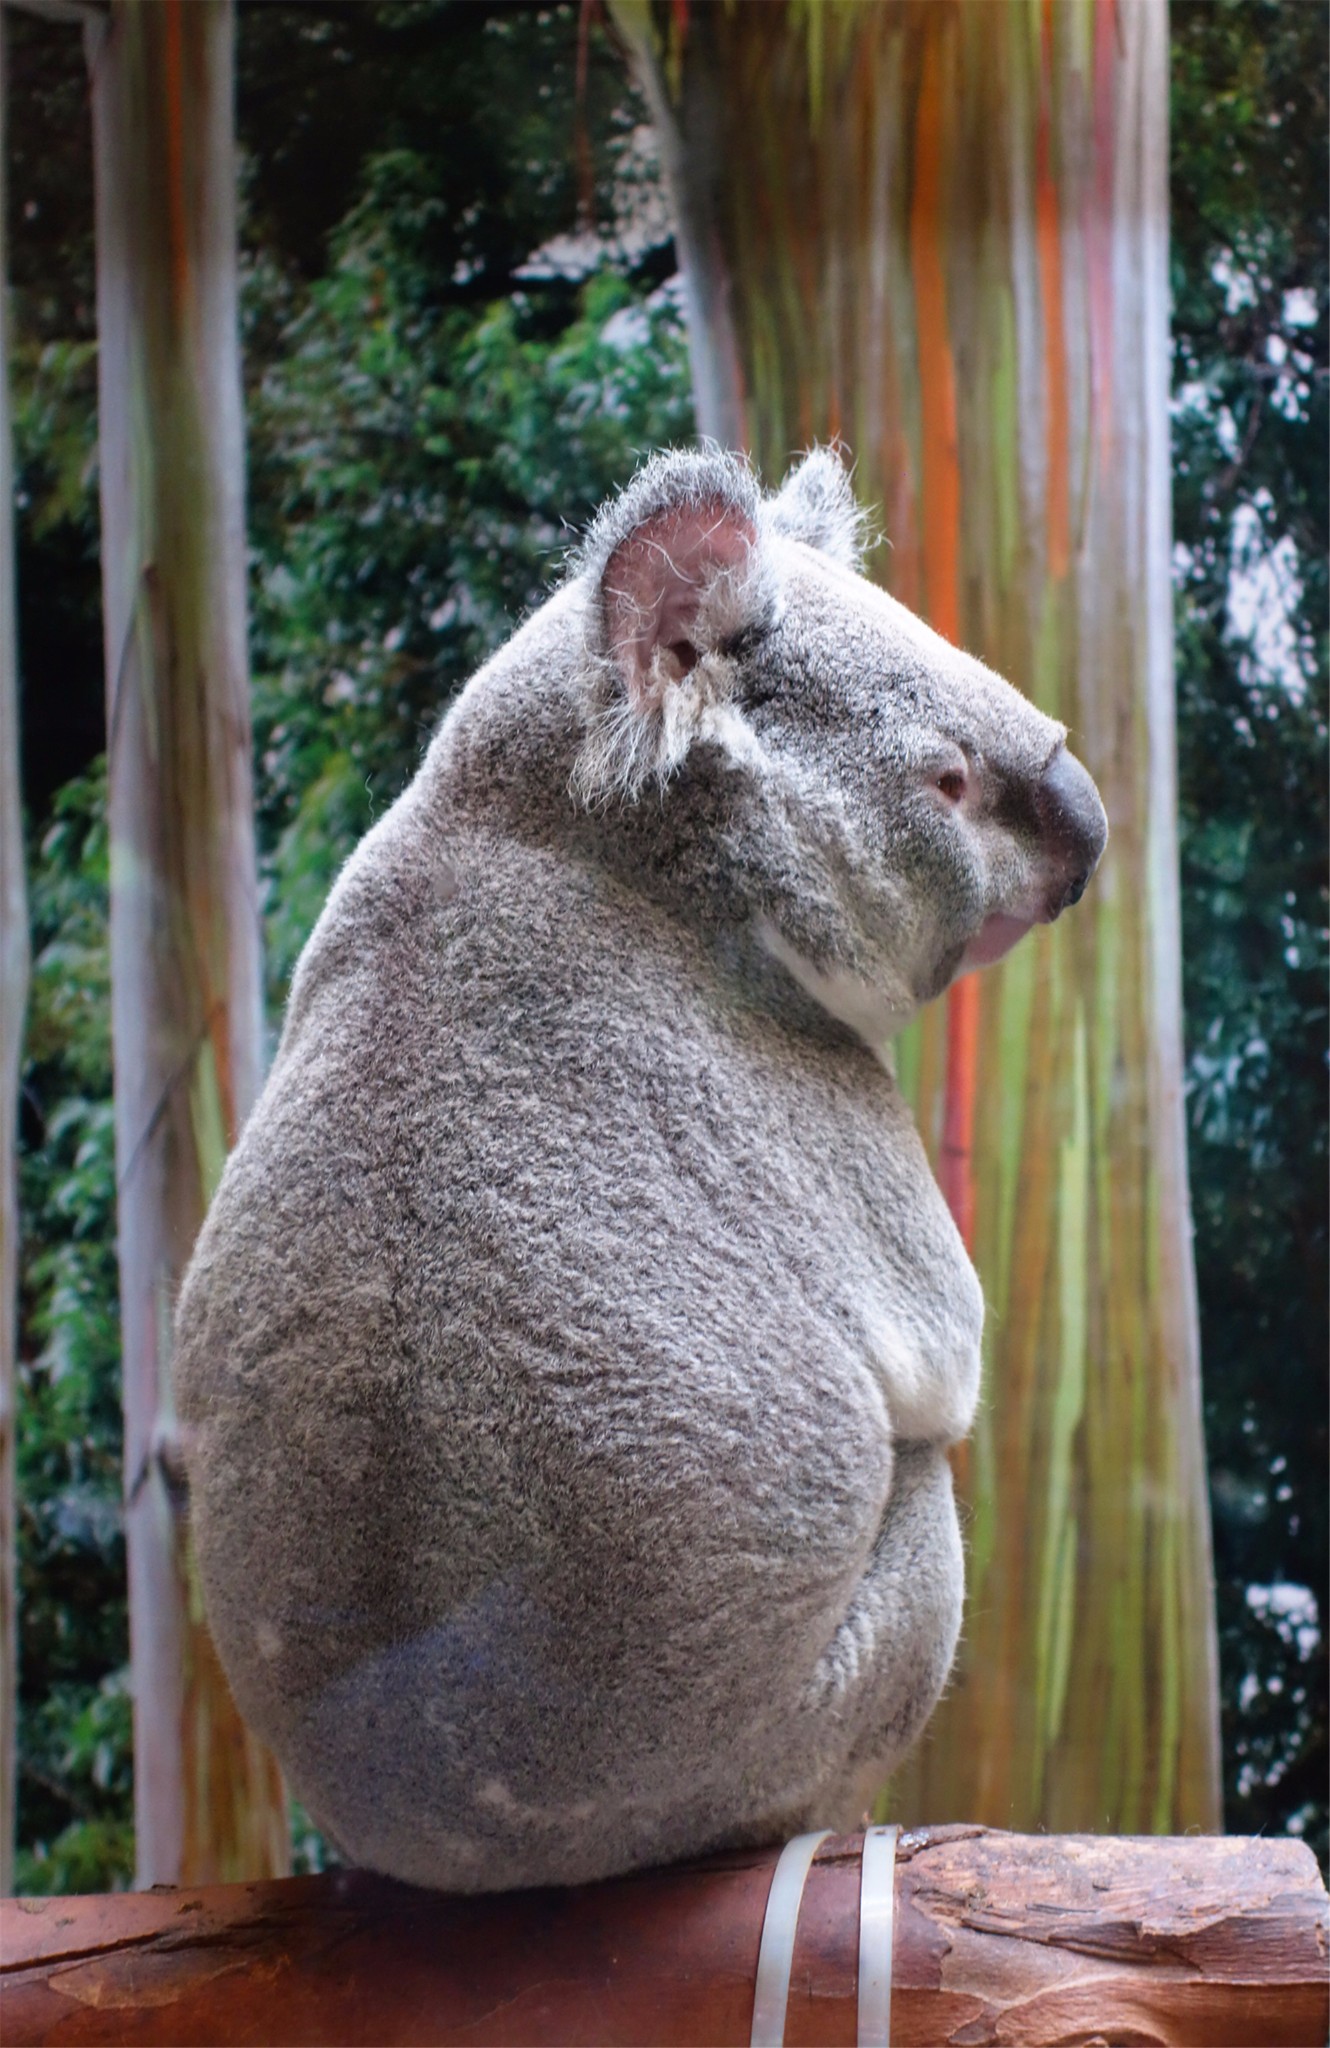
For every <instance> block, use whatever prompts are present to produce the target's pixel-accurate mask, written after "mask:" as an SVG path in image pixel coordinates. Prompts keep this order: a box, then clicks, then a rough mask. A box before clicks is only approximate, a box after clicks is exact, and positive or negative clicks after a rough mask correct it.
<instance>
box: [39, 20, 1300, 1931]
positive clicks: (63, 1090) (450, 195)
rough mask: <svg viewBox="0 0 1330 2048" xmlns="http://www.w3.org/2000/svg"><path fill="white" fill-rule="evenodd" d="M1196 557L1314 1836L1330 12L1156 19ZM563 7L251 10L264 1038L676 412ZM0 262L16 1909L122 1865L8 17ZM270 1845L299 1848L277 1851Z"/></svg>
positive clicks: (1221, 1405)
mask: <svg viewBox="0 0 1330 2048" xmlns="http://www.w3.org/2000/svg"><path fill="white" fill-rule="evenodd" d="M1172 23H1173V96H1174V107H1173V135H1174V153H1173V178H1172V187H1173V208H1174V219H1173V227H1174V241H1173V291H1174V349H1175V365H1174V390H1175V402H1174V417H1175V527H1176V548H1175V572H1176V589H1177V643H1178V712H1179V760H1180V774H1181V785H1182V789H1181V793H1182V825H1183V844H1182V873H1183V918H1184V973H1185V993H1186V1006H1187V1009H1186V1031H1187V1052H1188V1081H1189V1108H1190V1148H1191V1171H1192V1189H1193V1203H1194V1207H1195V1213H1196V1226H1197V1238H1196V1249H1197V1266H1198V1277H1199V1283H1200V1298H1201V1317H1202V1352H1203V1362H1204V1372H1205V1386H1206V1425H1207V1432H1208V1446H1209V1456H1210V1473H1211V1500H1212V1506H1213V1512H1214V1526H1215V1540H1216V1564H1217V1578H1218V1598H1219V1619H1220V1641H1221V1661H1222V1686H1223V1708H1224V1737H1225V1740H1224V1755H1225V1793H1226V1814H1227V1822H1228V1825H1229V1826H1230V1827H1231V1828H1233V1829H1236V1830H1240V1831H1254V1830H1257V1829H1269V1830H1277V1831H1282V1830H1285V1829H1291V1830H1293V1831H1295V1832H1298V1833H1301V1834H1304V1835H1306V1836H1307V1837H1308V1839H1310V1840H1311V1841H1312V1842H1313V1844H1314V1845H1315V1846H1316V1847H1317V1848H1318V1852H1319V1853H1320V1855H1321V1856H1322V1859H1323V1860H1324V1858H1325V1853H1326V1774H1327V1760H1326V1645H1325V1640H1324V1634H1325V1630H1324V1617H1325V1609H1326V1575H1327V1563H1326V1557H1327V1549H1326V1489H1325V1472H1326V1460H1327V1415H1326V1405H1327V1392H1326V1380H1325V1359H1326V1356H1327V1348H1328V1346H1327V1336H1328V1335H1330V1332H1327V1327H1326V1302H1325V1272H1326V1178H1327V1177H1326V1157H1325V1153H1326V1141H1325V1117H1324V1084H1325V1040H1326V999H1325V989H1326V964H1327V937H1326V919H1327V899H1326V883H1325V844H1326V826H1327V815H1326V813H1327V801H1326V775H1325V752H1326V722H1327V632H1326V625H1327V612H1326V600H1327V590H1326V548H1327V502H1326V500H1327V472H1326V452H1327V275H1326V269H1327V255H1326V250H1327V239H1326V207H1325V191H1324V179H1323V176H1322V157H1323V143H1324V136H1325V132H1326V61H1327V32H1326V23H1325V17H1324V13H1323V11H1322V10H1321V9H1320V8H1319V7H1317V6H1315V5H1312V4H1302V0H1291V4H1290V0H1283V4H1281V0H1174V5H1173V9H1172ZM578 29H579V10H578V9H577V8H576V7H575V6H572V5H555V6H527V5H521V4H519V5H513V4H506V5H498V4H488V0H470V4H458V0H379V4H377V5H375V6H373V7H368V6H363V5H357V4H354V0H343V4H335V0H306V4H301V5H291V4H285V0H270V4H262V5H260V4H244V0H242V5H241V7H240V13H239V43H238V118H239V128H240V138H241V146H242V197H243V226H242V236H243V263H244V279H243V322H244V347H245V365H246V371H245V374H246V382H247V404H248V434H249V509H250V548H251V606H252V631H251V650H252V661H253V671H254V717H255V739H256V760H257V774H258V783H257V798H258V806H259V831H260V849H261V861H262V873H263V881H264V887H265V901H266V918H267V941H268V966H269V992H270V998H271V1015H272V1017H273V1018H274V1019H275V1018H277V1017H278V1016H279V1015H280V1010H281V1004H282V1001H283V998H284V992H285V987H286V984H287V981H288V979H289V976H290V972H291V969H292V966H293V964H294V961H295V958H296V955H297V953H298V952H299V949H300V946H301V944H302V943H303V940H304V938H305V935H306V934H307V932H308V930H309V928H310V926H311V924H312V922H313V920H314V918H315V916H316V915H317V912H318V909H319V907H320V904H321V902H322V900H323V896H324V894H325V892H326V890H327V887H328V884H329V882H330V880H331V878H332V876H333V875H334V874H335V872H336V870H337V867H338V866H339V864H340V862H341V861H342V859H343V858H344V857H345V855H346V853H347V852H348V851H349V849H350V847H351V846H352V845H353V844H354V843H355V841H356V840H357V838H358V837H359V836H360V834H361V833H362V832H363V830H364V829H365V827H366V825H367V824H368V823H369V822H370V820H371V819H372V818H373V817H374V816H376V815H377V814H378V812H379V811H380V810H381V809H382V808H383V807H384V806H385V805H386V804H388V803H389V802H391V800H392V798H393V797H394V796H395V795H396V793H397V792H398V790H399V789H400V788H401V787H402V785H403V783H404V782H405V781H406V780H407V779H408V778H409V776H410V774H411V773H412V771H413V769H414V767H415V765H416V763H417V761H418V760H419V758H420V755H421V752H422V750H423V747H424V744H425V743H426V741H427V739H428V737H429V734H430V732H431V731H432V729H433V727H434V725H435V723H436V722H437V719H438V717H439V715H440V713H441V712H442V710H443V709H444V708H445V706H446V704H447V702H448V700H449V698H450V696H451V695H452V694H453V692H454V691H455V690H456V689H457V688H458V687H459V685H460V684H461V683H462V681H463V680H464V679H465V678H466V676H467V675H468V674H469V673H470V672H471V670H472V669H473V668H474V667H475V666H476V664H477V663H478V661H479V660H480V659H481V658H482V657H483V656H484V655H485V654H486V653H487V652H488V651H489V650H490V649H491V648H492V647H493V646H495V645H496V644H497V643H498V642H499V641H501V640H502V639H504V638H505V637H506V636H507V634H508V633H509V632H510V631H511V629H512V626H513V623H514V622H515V621H516V620H517V619H518V618H520V616H521V615H522V613H523V612H524V611H525V610H526V609H527V608H529V607H530V606H531V605H532V604H533V603H535V602H536V601H537V600H538V598H539V596H540V594H541V592H542V591H543V589H544V588H545V587H546V586H547V584H548V581H549V578H550V576H551V574H552V572H553V570H554V569H555V567H556V566H557V564H558V562H559V559H560V557H561V555H562V552H563V550H564V548H565V547H566V545H567V544H568V541H569V540H570V538H571V537H572V536H573V534H574V533H575V532H576V530H577V529H578V528H579V527H580V526H581V525H583V524H584V523H585V521H586V520H587V518H588V517H589V516H590V514H591V512H592V511H593V510H594V508H595V506H596V504H597V503H598V502H599V500H600V499H601V498H602V497H603V496H604V495H605V494H606V492H608V491H609V490H610V489H611V488H613V487H614V486H615V485H616V484H618V483H620V482H622V481H623V480H624V479H625V478H626V476H627V475H629V474H630V473H631V471H632V469H633V467H634V465H635V462H636V460H637V458H638V456H639V454H640V453H641V452H642V451H644V450H646V449H647V448H650V447H653V446H656V445H659V444H661V443H664V442H670V441H678V440H681V439H685V438H687V437H688V435H689V434H690V433H691V430H692V417H691V404H690V397H689V388H688V374H687V359H686V349H685V338H684V334H683V328H682V320H681V313H680V307H679V299H678V294H677V281H676V280H675V277H674V273H675V258H674V250H673V244H672V241H671V238H670V234H669V227H668V221H667V218H666V215H665V210H664V207H663V204H662V201H661V196H660V192H659V188H658V184H657V180H656V172H655V167H654V159H653V156H652V152H651V149H650V146H649V139H648V137H647V136H646V133H645V115H644V110H643V108H642V107H641V105H640V103H639V102H638V101H637V100H636V98H635V96H634V94H633V92H632V90H631V89H630V87H629V85H628V84H627V82H626V79H625V74H624V67H623V64H622V62H621V59H620V58H619V56H618V54H617V52H616V51H615V50H614V48H613V47H612V45H611V44H610V43H609V41H608V40H607V38H606V37H605V36H604V35H603V33H602V32H601V31H600V30H599V28H597V27H595V26H594V25H593V26H592V28H591V30H590V34H589V36H588V38H587V40H586V45H585V63H584V67H583V75H582V76H581V77H579V42H578ZM9 55H10V76H11V87H10V187H9V205H10V223H9V233H10V251H11V256H10V262H11V283H12V330H11V331H12V345H11V364H10V373H11V380H12V388H13V393H14V409H15V438H16V468H17V477H18V510H19V598H20V644H21V662H22V671H23V675H22V684H23V719H24V741H23V772H24V789H25V801H26V818H27V829H28V851H29V863H30V866H29V875H30V887H31V911H32V923H33V945H34V956H35V974H34V983H33V994H32V1002H31V1010H30V1017H29V1026H28V1042H27V1055H26V1064H25V1068H24V1076H23V1118H22V1160H21V1191H20V1192H21V1202H22V1210H23V1228H24V1242H23V1250H22V1301H21V1319H22V1327H21V1366H20V1371H21V1386H20V1436H19V1459H20V1469H19V1490H20V1574H21V1580H20V1599H21V1621H20V1625H21V1665H20V1678H21V1722H20V1843H21V1850H20V1861H19V1888H20V1890H26V1891H32V1892H36V1891H67V1890H91V1889H101V1888H109V1887H111V1886H114V1885H120V1884H126V1883H128V1882H129V1880H130V1876H131V1872H132V1866H133V1843H132V1820H131V1806H132V1802H131V1771H132V1763H131V1755H130V1739H129V1737H130V1723H129V1698H128V1691H127V1684H128V1674H127V1668H126V1660H127V1625H126V1611H125V1583H124V1546H123V1538H122V1533H121V1526H120V1512H119V1498H120V1442H119V1413H118V1366H119V1360H118V1329H117V1301H116V1268H115V1235H114V1234H115V1196H114V1147H113V1140H112V1126H111V1109H110V1085H111V1069H110V1044H109V1004H108V990H107V961H106V834H105V826H104V775H103V769H102V762H101V749H102V747H103V744H104V730H103V714H102V671H101V638H100V635H101V626H100V603H99V591H98V568H97V547H98V532H97V502H96V469H95V461H96V453H95V414H96V406H95V379H96V361H95V350H94V343H93V290H92V240H91V191H92V187H91V163H90V155H89V143H88V134H87V109H86V88H85V84H84V79H83V71H82V56H81V51H80V48H79V41H78V37H77V35H75V34H73V33H71V32H70V31H68V30H61V29H60V28H59V27H58V26H56V25H53V24H51V23H49V22H41V21H36V20H33V19H31V18H29V17H25V16H23V15H14V16H13V17H12V18H11V21H10V24H9ZM297 1847H298V1852H299V1853H300V1854H301V1855H302V1856H303V1857H304V1859H305V1860H306V1861H308V1862H315V1863H317V1861H318V1860H319V1858H320V1856H321V1854H322V1849H321V1845H320V1844H319V1842H318V1839H317V1837H316V1836H314V1835H313V1834H312V1832H311V1831H309V1830H308V1829H307V1828H306V1827H305V1826H304V1825H303V1824H301V1825H300V1826H298V1828H297Z"/></svg>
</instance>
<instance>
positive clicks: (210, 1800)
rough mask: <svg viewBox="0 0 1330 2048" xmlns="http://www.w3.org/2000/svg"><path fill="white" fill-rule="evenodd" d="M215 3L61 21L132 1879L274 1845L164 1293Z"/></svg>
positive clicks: (216, 99)
mask: <svg viewBox="0 0 1330 2048" xmlns="http://www.w3.org/2000/svg"><path fill="white" fill-rule="evenodd" d="M232 31H233V24H232V12H231V6H230V4H229V0H190V4H188V5H186V4H183V0H116V4H115V5H114V6H113V8H112V10H111V13H110V17H109V21H108V22H107V24H106V25H105V26H103V25H102V24H99V23H93V24H91V25H90V26H89V28H88V31H87V44H88V57H89V66H90V71H91V78H92V106H93V141H94V161H95V169H96V225H97V318H98V338H99V383H98V394H99V444H100V458H101V504H102V590H103V605H104V621H105V639H106V674H107V734H108V764H109V765H108V777H109V797H108V803H109V818H110V838H111V979H112V1027H113V1041H114V1050H115V1107H116V1163H117V1179H118V1226H119V1256H120V1286H121V1329H122V1338H123V1347H124V1404H125V1489H126V1495H125V1497H126V1510H125V1512H126V1535H127V1541H128V1552H129V1604H130V1644H131V1659H132V1669H133V1682H134V1759H135V1769H134V1816H135V1827H136V1830H137V1854H138V1870H139V1878H140V1882H142V1883H145V1884H153V1883H161V1882H168V1883H175V1882H179V1881H181V1880H190V1881H194V1882H201V1881H207V1880H210V1879H217V1878H229V1877H259V1876H264V1875H269V1874H273V1873H276V1872H279V1871H280V1870H282V1869H283V1868H284V1867H285V1864H286V1820H285V1802H284V1796H283V1791H282V1786H281V1781H280V1778H279V1776H278V1773H277V1770H276V1767H275V1765H274V1764H273V1762H272V1760H271V1758H270V1757H269V1756H268V1755H267V1753H266V1752H264V1751H263V1750H261V1748H260V1747H259V1745H258V1744H257V1743H256V1742H255V1741H254V1739H253V1738H252V1737H251V1736H250V1735H249V1734H248V1733H247V1731H246V1730H245V1729H244V1728H243V1726H242V1725H241V1723H240V1721H239V1719H238V1717H237V1714H236V1711H235V1707H234V1705H233V1704H232V1701H231V1698H230V1695H229V1692H228V1690H227V1688H226V1684H225V1681H224V1679H223V1677H222V1673H221V1669H220V1666H219V1664H218V1662H217V1658H216V1654H215V1652H214V1650H213V1647H212V1643H211V1641H210V1638H209V1636H208V1633H207V1629H206V1627H205V1624H204V1621H203V1617H202V1609H201V1604H200V1600H199V1595H198V1588H197V1584H196V1580H195V1575H194V1573H193V1570H192V1567H191V1563H190V1552H189V1545H188V1540H187V1533H186V1528H185V1523H184V1517H183V1512H182V1510H183V1500H182V1494H181V1483H182V1482H181V1478H180V1470H181V1468H180V1462H179V1454H178V1449H177V1447H176V1445H175V1440H174V1422H173V1417H172V1408H171V1391H170V1376H169V1368H170V1352H171V1318H172V1312H173V1307H174V1301H175V1295H176V1290H177V1288H178V1285H179V1282H180V1278H181V1274H182V1272H183V1270H184V1266H185V1263H186V1260H187V1259H188V1256H189V1252H190V1249H191V1247H192V1245H193V1242H194V1238H195V1235H196V1233H197V1231H198V1228H199V1224H200V1222H201V1221H202V1218H203V1214H204V1211H205V1209H206V1208H207V1204H208V1200H209V1198H210V1196H211V1194H212V1191H213V1188H214V1187H215V1185H216V1182H217V1178H218V1176H219V1174H220V1172H221V1169H222V1164H223V1161H224V1159H225V1156H226V1152H227V1149H228V1147H229V1146H230V1145H231V1144H232V1143H233V1142H234V1139H235V1136H236V1133H237V1131H238V1129H239V1126H240V1124H241V1122H242V1121H243V1119H244V1117H245V1115H246V1114H247V1112H248V1110H249V1108H250V1106H251V1104H252V1103H253V1101H254V1097H255V1095H256V1093H257V1089H258V1085H259V1079H260V1073H261V1067H262V1056H263V1042H262V1010H261V1003H262V988H261V973H260V926H259V908H258V888H257V880H256V871H255V854H254V828H253V799H252V789H251V764H250V722H249V700H248V687H249V686H248V671H247V666H246V649H245V535H244V506H243V482H244V479H243V460H244V454H243V431H242V421H241V397H240V370H239V347H238V335H237V325H236V220H235V160H234V144H233V138H232Z"/></svg>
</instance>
